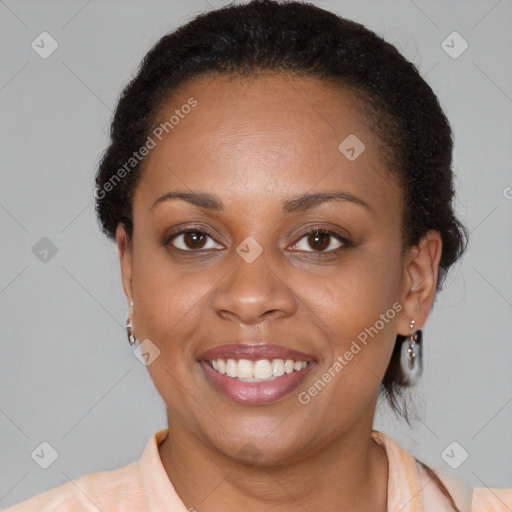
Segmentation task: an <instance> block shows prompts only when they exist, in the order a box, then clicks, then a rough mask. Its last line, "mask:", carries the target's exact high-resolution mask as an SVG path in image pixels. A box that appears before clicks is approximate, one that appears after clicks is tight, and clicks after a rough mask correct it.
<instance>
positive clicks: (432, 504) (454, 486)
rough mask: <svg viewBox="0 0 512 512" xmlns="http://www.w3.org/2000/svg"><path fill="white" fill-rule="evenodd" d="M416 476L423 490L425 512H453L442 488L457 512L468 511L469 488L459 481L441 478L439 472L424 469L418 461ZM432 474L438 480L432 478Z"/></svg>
mask: <svg viewBox="0 0 512 512" xmlns="http://www.w3.org/2000/svg"><path fill="white" fill-rule="evenodd" d="M416 464H417V468H418V474H419V476H420V480H421V484H422V488H423V507H424V510H425V512H453V511H454V510H456V509H454V508H453V507H452V504H451V502H450V499H449V498H448V497H447V496H446V494H445V493H444V492H443V490H442V488H441V487H440V485H441V486H444V487H445V489H446V492H447V493H449V495H450V496H451V498H452V500H453V502H454V503H455V505H456V506H457V508H458V509H459V510H464V511H469V510H470V506H471V488H470V487H468V486H466V485H464V484H463V483H462V482H461V481H460V480H456V479H454V478H451V477H448V476H446V475H443V476H441V474H440V472H439V471H435V470H432V469H430V468H428V467H425V465H424V464H423V463H421V462H420V461H418V460H417V461H416ZM432 473H434V475H435V477H437V478H438V479H439V483H438V482H436V478H435V477H434V478H432Z"/></svg>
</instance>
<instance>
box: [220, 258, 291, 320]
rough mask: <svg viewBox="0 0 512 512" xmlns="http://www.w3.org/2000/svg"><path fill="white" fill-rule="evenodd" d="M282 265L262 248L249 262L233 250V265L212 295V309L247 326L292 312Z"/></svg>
mask: <svg viewBox="0 0 512 512" xmlns="http://www.w3.org/2000/svg"><path fill="white" fill-rule="evenodd" d="M282 267H283V265H279V264H278V263H277V262H276V261H275V259H274V261H270V258H269V257H268V254H267V252H266V251H265V250H263V252H262V253H261V254H260V255H259V256H258V257H257V258H256V259H255V260H254V261H252V262H251V263H248V262H247V261H245V260H244V259H243V258H242V257H240V256H239V255H238V254H237V253H234V255H233V268H232V270H231V271H230V272H228V274H227V275H226V276H225V279H221V281H220V283H219V286H218V288H217V290H216V291H215V293H214V296H213V307H214V308H215V311H216V313H217V314H218V315H219V316H220V317H221V318H223V319H226V320H231V321H235V322H237V323H239V324H242V325H251V326H259V325H260V324H262V323H264V322H268V321H270V320H277V319H278V318H284V317H289V316H291V315H293V314H294V313H295V311H296V310H297V300H296V296H295V294H294V293H293V291H292V289H291V288H290V284H289V283H288V282H287V279H286V276H285V275H284V274H285V273H284V271H283V268H282Z"/></svg>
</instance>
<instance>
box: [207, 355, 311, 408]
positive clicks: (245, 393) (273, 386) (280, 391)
mask: <svg viewBox="0 0 512 512" xmlns="http://www.w3.org/2000/svg"><path fill="white" fill-rule="evenodd" d="M200 365H201V368H202V369H203V372H204V373H205V375H206V378H207V380H208V382H210V384H212V385H213V387H214V388H215V389H217V390H218V391H220V392H221V393H223V394H224V395H226V396H227V397H228V398H230V399H231V400H233V401H234V402H239V403H242V404H249V405H257V404H267V403H270V402H275V401H276V400H279V399H281V398H283V397H284V396H286V395H288V394H290V393H291V392H293V391H294V390H295V389H296V388H297V387H298V386H299V384H300V383H301V382H302V381H303V380H304V378H305V377H306V375H307V374H308V373H309V372H310V371H311V370H312V369H313V366H315V363H313V362H310V363H308V364H307V365H306V367H305V368H302V369H301V370H299V371H293V372H292V373H285V374H284V375H282V376H280V377H277V378H275V379H273V380H269V381H266V382H244V381H242V380H238V379H236V378H233V377H228V376H227V375H223V374H222V373H219V372H217V371H215V370H214V369H213V368H212V367H211V366H210V365H209V364H208V363H207V362H206V361H200Z"/></svg>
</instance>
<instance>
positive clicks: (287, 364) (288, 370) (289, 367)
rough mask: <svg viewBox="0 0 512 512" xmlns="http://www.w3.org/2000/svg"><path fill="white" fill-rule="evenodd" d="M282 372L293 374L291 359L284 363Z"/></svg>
mask: <svg viewBox="0 0 512 512" xmlns="http://www.w3.org/2000/svg"><path fill="white" fill-rule="evenodd" d="M284 371H285V372H286V373H292V372H293V361H292V360H291V359H287V360H286V362H285V363H284Z"/></svg>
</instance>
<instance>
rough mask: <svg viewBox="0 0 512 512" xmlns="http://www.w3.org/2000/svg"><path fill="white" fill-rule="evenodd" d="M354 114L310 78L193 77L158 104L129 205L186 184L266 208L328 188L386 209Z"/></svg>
mask: <svg viewBox="0 0 512 512" xmlns="http://www.w3.org/2000/svg"><path fill="white" fill-rule="evenodd" d="M186 105H194V106H193V107H192V108H189V107H185V106H186ZM362 112H363V111H362V109H361V106H360V103H359V102H358V101H357V99H356V98H355V96H354V95H353V94H352V93H350V92H349V91H347V90H344V89H342V88H340V87H334V86H332V85H328V84H325V83H323V82H320V81H319V80H317V79H314V78H307V77H300V78H299V77H294V76H292V75H289V74H277V73H264V74H261V75H260V76H257V77H256V78H254V77H252V78H250V79H245V78H234V77H231V76H224V75H211V76H206V77H203V78H201V79H197V80H193V81H192V82H190V83H189V84H187V85H185V86H184V87H182V88H181V89H180V90H179V91H178V92H176V93H174V94H173V96H172V98H169V100H168V101H167V102H166V103H165V104H164V105H163V106H162V107H161V108H160V111H159V115H158V120H157V122H156V123H155V127H156V130H157V131H156V132H155V130H153V132H152V134H150V136H152V138H153V140H154V142H155V147H154V148H153V149H152V150H151V152H150V154H149V155H148V156H147V157H146V158H145V160H144V162H143V169H144V172H143V177H142V180H141V182H140V185H139V187H138V190H137V193H136V201H137V200H140V201H144V202H148V201H151V200H153V201H154V200H155V199H156V198H157V197H158V196H159V195H162V194H163V193H165V192H169V191H171V190H172V189H176V188H178V189H187V188H188V189H191V190H200V191H208V192H211V193H215V194H218V195H222V197H224V198H225V201H224V202H229V201H238V202H240V201H241V202H243V201H244V200H246V199H248V198H250V199H251V200H252V201H254V199H256V198H259V199H261V201H264V202H269V201H271V200H273V199H276V200H277V199H278V198H282V197H283V196H289V195H294V194H300V193H304V192H305V191H315V190H317V189H318V190H320V189H327V188H335V187H337V188H342V189H344V190H345V191H347V192H349V193H353V194H354V195H363V196H364V200H365V201H367V202H371V203H373V204H376V203H377V205H378V204H380V205H381V206H382V207H383V208H388V207H389V204H388V203H389V202H390V201H391V202H393V201H394V202H395V205H396V204H397V201H398V200H399V195H400V194H399V191H398V189H397V185H396V182H395V180H394V179H393V178H392V177H391V175H390V173H389V170H388V169H387V167H386V165H385V164H384V158H383V155H382V154H381V153H380V150H379V147H380V141H379V140H378V139H377V137H376V135H375V134H373V133H372V132H371V130H370V121H369V120H367V119H365V117H364V115H363V113H362ZM169 121H172V122H169ZM165 123H167V124H165ZM159 127H160V130H159ZM158 130H159V131H158ZM155 133H157V134H159V137H156V136H155V135H154V134H155ZM160 139H161V140H160ZM137 198H139V199H137Z"/></svg>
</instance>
